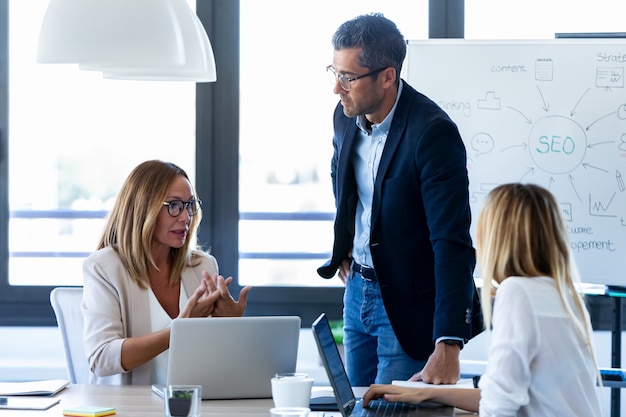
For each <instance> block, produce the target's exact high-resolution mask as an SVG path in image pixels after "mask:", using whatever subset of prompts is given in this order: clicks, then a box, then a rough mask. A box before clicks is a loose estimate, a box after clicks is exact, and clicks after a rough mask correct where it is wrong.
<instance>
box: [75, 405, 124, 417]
mask: <svg viewBox="0 0 626 417" xmlns="http://www.w3.org/2000/svg"><path fill="white" fill-rule="evenodd" d="M112 414H115V408H112V407H99V406H95V405H82V406H80V407H75V408H66V409H65V410H63V415H64V416H78V417H102V416H110V415H112Z"/></svg>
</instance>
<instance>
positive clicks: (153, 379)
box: [148, 281, 189, 384]
mask: <svg viewBox="0 0 626 417" xmlns="http://www.w3.org/2000/svg"><path fill="white" fill-rule="evenodd" d="M148 297H149V298H150V329H151V330H152V332H158V331H159V330H163V329H165V328H166V327H168V326H169V325H170V323H172V319H171V318H170V316H169V314H167V312H166V311H165V309H164V308H163V306H162V305H161V303H159V300H158V299H157V298H156V295H154V293H153V292H152V290H150V291H148ZM188 299H189V298H188V297H187V293H186V292H185V286H184V285H183V282H182V281H181V282H180V299H179V301H178V305H179V309H180V310H181V311H182V309H183V307H185V304H186V303H187V300H188ZM169 352H170V350H169V349H166V350H164V351H163V352H161V353H160V354H159V355H157V356H156V357H155V358H154V359H153V365H152V373H151V375H150V383H152V384H165V383H166V382H167V365H168V361H169Z"/></svg>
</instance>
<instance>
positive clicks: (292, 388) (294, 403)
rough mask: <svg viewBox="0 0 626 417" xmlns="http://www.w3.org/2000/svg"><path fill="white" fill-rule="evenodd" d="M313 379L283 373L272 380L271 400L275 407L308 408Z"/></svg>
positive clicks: (297, 374)
mask: <svg viewBox="0 0 626 417" xmlns="http://www.w3.org/2000/svg"><path fill="white" fill-rule="evenodd" d="M312 387H313V378H309V376H308V375H307V374H299V373H283V374H276V375H275V376H274V377H273V378H272V399H273V400H274V406H275V407H308V406H309V403H310V401H311V388H312Z"/></svg>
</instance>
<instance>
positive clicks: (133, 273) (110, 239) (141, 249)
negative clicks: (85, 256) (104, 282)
mask: <svg viewBox="0 0 626 417" xmlns="http://www.w3.org/2000/svg"><path fill="white" fill-rule="evenodd" d="M180 176H182V177H184V178H185V179H187V180H189V177H188V176H187V173H186V172H185V171H184V170H183V169H182V168H180V167H178V166H177V165H175V164H173V163H170V162H163V161H158V160H152V161H146V162H143V163H141V164H139V165H138V166H137V167H135V169H133V171H132V172H131V173H130V175H129V176H128V178H127V179H126V181H125V182H124V184H123V185H122V188H121V190H120V192H119V194H118V196H117V199H116V201H115V205H114V206H113V210H111V213H110V214H109V217H108V220H107V223H106V226H105V228H104V231H103V233H102V237H101V238H100V242H99V243H98V247H97V248H98V249H102V248H104V247H107V246H111V247H113V248H114V249H115V250H116V251H117V253H118V254H119V256H120V258H121V260H122V264H123V265H124V267H125V268H126V270H127V271H128V274H129V275H130V277H131V278H132V279H133V280H135V281H136V282H137V283H138V284H139V286H140V287H142V288H149V287H150V268H151V267H152V268H157V265H156V263H155V261H154V259H153V257H152V245H153V236H154V231H155V228H156V223H157V218H158V216H159V212H160V211H161V210H163V209H164V206H163V202H164V201H165V197H166V196H167V192H168V189H169V188H170V186H171V185H172V183H173V182H174V180H175V179H176V178H178V177H180ZM193 194H194V198H196V199H197V198H198V197H197V195H196V193H195V191H194V192H193ZM201 218H202V213H201V211H200V210H198V212H197V213H196V214H195V215H194V216H193V217H192V218H191V223H190V225H189V232H188V233H187V239H186V240H185V243H184V244H183V246H182V247H180V248H171V250H170V257H171V261H172V265H171V273H170V282H171V283H176V282H177V281H178V280H180V276H181V274H182V272H183V269H185V267H186V266H187V265H193V264H194V263H197V262H199V260H198V259H197V257H196V255H197V252H198V250H197V249H196V244H197V230H198V225H199V224H200V220H201Z"/></svg>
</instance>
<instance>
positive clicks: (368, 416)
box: [355, 400, 417, 417]
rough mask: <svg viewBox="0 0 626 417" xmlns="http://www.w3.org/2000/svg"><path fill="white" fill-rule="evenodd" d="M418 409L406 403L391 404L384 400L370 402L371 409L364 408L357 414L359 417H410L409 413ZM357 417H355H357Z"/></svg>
mask: <svg viewBox="0 0 626 417" xmlns="http://www.w3.org/2000/svg"><path fill="white" fill-rule="evenodd" d="M416 408H417V407H416V406H414V405H410V404H405V403H390V402H387V401H384V400H374V401H370V404H369V407H364V408H362V409H361V412H360V413H359V414H357V415H356V416H358V417H383V416H390V417H391V416H393V417H403V416H408V415H409V411H412V410H415V409H416ZM356 416H355V417H356Z"/></svg>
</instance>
